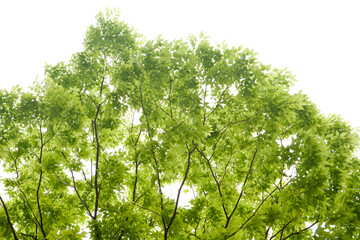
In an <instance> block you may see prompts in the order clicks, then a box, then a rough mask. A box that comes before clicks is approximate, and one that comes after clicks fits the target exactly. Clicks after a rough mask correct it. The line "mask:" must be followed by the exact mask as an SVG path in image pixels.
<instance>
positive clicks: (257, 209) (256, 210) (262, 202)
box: [225, 188, 277, 239]
mask: <svg viewBox="0 0 360 240" xmlns="http://www.w3.org/2000/svg"><path fill="white" fill-rule="evenodd" d="M276 190H277V188H275V189H274V190H273V191H272V192H271V193H270V194H269V195H267V196H266V198H264V199H263V200H262V201H261V203H260V204H259V206H258V207H257V208H256V209H255V211H254V213H253V214H252V215H251V216H250V217H249V218H248V219H247V220H246V221H245V222H244V223H243V224H242V225H241V226H240V228H238V229H237V230H236V231H235V232H233V233H232V234H230V235H229V236H227V237H225V239H228V238H230V237H232V236H234V235H235V234H236V233H238V232H239V231H240V230H241V229H242V228H243V227H244V226H245V225H246V224H247V223H248V222H249V221H250V220H251V219H252V218H253V217H254V216H255V215H256V213H257V212H258V211H259V209H260V208H261V206H262V205H263V204H264V203H265V201H266V200H267V199H268V198H269V197H270V196H271V195H272V194H273V193H274V192H275V191H276Z"/></svg>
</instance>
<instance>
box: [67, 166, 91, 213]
mask: <svg viewBox="0 0 360 240" xmlns="http://www.w3.org/2000/svg"><path fill="white" fill-rule="evenodd" d="M71 176H72V179H73V183H74V189H75V192H76V195H77V196H78V198H79V199H80V201H81V202H82V204H83V205H84V207H85V208H86V210H87V212H88V214H89V216H90V217H91V218H92V219H94V220H95V218H94V217H93V216H92V214H91V212H90V209H89V207H88V206H87V205H86V203H85V202H84V200H83V199H82V198H81V197H80V194H79V192H78V190H77V188H76V185H75V178H74V173H73V171H72V170H71Z"/></svg>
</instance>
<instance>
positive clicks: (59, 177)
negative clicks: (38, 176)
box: [53, 171, 74, 188]
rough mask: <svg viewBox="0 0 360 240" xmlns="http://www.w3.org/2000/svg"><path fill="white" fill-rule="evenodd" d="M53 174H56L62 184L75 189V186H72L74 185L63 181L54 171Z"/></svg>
mask: <svg viewBox="0 0 360 240" xmlns="http://www.w3.org/2000/svg"><path fill="white" fill-rule="evenodd" d="M53 173H54V175H55V176H56V177H57V179H59V181H60V182H62V183H63V184H65V185H66V186H68V187H72V188H73V187H74V186H72V185H70V184H68V183H66V182H64V181H63V180H61V178H60V177H59V176H58V175H57V174H56V173H55V172H54V171H53Z"/></svg>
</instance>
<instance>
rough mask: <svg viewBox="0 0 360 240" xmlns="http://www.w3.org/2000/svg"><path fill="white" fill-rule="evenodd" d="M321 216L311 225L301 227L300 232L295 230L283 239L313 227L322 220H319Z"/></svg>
mask: <svg viewBox="0 0 360 240" xmlns="http://www.w3.org/2000/svg"><path fill="white" fill-rule="evenodd" d="M319 218H320V216H319V217H318V220H316V221H315V222H314V223H313V224H311V225H310V226H309V227H307V228H304V229H301V230H300V231H298V232H293V233H291V234H289V235H288V236H286V237H285V238H283V239H282V240H285V239H288V238H289V237H291V236H294V235H297V234H300V233H302V232H304V231H306V230H309V229H310V228H312V227H313V226H314V225H315V224H317V223H319V222H320V221H319Z"/></svg>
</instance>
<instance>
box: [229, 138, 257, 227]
mask: <svg viewBox="0 0 360 240" xmlns="http://www.w3.org/2000/svg"><path fill="white" fill-rule="evenodd" d="M259 146H260V144H259V145H258V146H257V148H256V150H255V152H254V155H253V157H252V160H251V163H250V167H249V171H248V173H247V174H246V177H245V180H244V183H243V185H242V187H241V192H240V195H239V197H238V200H237V201H236V204H235V207H234V209H233V210H232V212H231V214H230V216H229V217H228V218H227V221H226V224H225V228H227V227H228V226H229V223H230V220H231V217H232V216H233V214H234V213H235V210H236V208H237V207H238V205H239V202H240V199H241V198H242V196H243V194H244V188H245V186H246V183H247V180H248V178H249V175H250V173H251V169H252V165H253V163H254V160H255V157H256V153H257V152H258V150H259Z"/></svg>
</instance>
